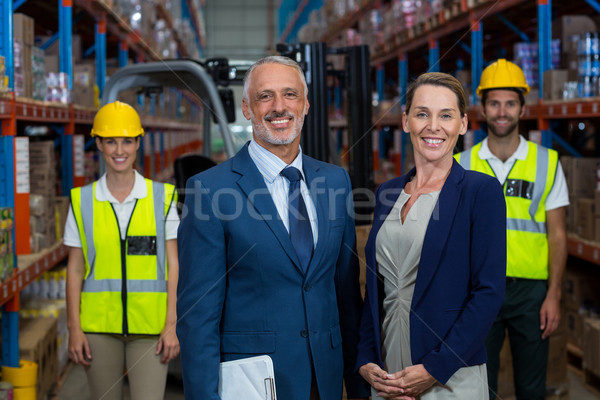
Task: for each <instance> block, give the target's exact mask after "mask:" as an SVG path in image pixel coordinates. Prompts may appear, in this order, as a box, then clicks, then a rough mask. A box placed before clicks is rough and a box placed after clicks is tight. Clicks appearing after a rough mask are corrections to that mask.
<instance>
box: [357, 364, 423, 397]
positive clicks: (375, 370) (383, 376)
mask: <svg viewBox="0 0 600 400" xmlns="http://www.w3.org/2000/svg"><path fill="white" fill-rule="evenodd" d="M358 372H359V373H360V375H361V376H362V377H363V378H364V379H365V380H366V381H367V382H369V384H370V385H371V386H372V387H373V389H375V390H376V391H377V396H379V397H383V398H384V399H389V400H414V397H411V396H407V395H406V394H405V390H404V388H403V387H401V386H400V383H399V381H398V380H397V379H393V375H390V374H388V373H387V372H386V371H384V370H382V369H381V368H379V366H378V365H377V364H374V363H369V364H365V365H363V366H362V367H360V369H359V370H358ZM399 373H400V372H397V374H399Z"/></svg>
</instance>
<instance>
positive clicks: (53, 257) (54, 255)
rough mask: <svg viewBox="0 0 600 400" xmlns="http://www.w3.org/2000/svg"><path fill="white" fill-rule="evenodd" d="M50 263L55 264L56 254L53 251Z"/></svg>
mask: <svg viewBox="0 0 600 400" xmlns="http://www.w3.org/2000/svg"><path fill="white" fill-rule="evenodd" d="M52 262H53V263H55V262H56V252H55V251H53V252H52Z"/></svg>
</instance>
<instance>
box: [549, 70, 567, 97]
mask: <svg viewBox="0 0 600 400" xmlns="http://www.w3.org/2000/svg"><path fill="white" fill-rule="evenodd" d="M567 80H568V71H567V70H566V69H550V70H548V71H545V72H544V83H543V88H544V99H545V100H562V98H563V89H564V86H565V82H567Z"/></svg>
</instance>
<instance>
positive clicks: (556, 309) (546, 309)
mask: <svg viewBox="0 0 600 400" xmlns="http://www.w3.org/2000/svg"><path fill="white" fill-rule="evenodd" d="M559 322H560V301H559V300H558V299H556V298H555V296H552V295H551V294H550V293H548V295H546V298H545V299H544V303H542V308H540V330H541V331H542V339H546V338H547V337H548V336H550V335H551V334H552V332H554V331H555V330H556V328H558V323H559Z"/></svg>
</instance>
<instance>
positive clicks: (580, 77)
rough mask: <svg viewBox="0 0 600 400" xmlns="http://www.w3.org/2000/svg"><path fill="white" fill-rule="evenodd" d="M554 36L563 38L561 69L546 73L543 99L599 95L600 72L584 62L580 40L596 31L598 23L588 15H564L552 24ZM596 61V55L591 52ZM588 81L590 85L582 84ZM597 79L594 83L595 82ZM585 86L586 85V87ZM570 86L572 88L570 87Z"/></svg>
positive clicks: (591, 58) (561, 40)
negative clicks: (599, 77)
mask: <svg viewBox="0 0 600 400" xmlns="http://www.w3.org/2000/svg"><path fill="white" fill-rule="evenodd" d="M552 29H553V32H552V37H553V38H556V39H560V42H561V47H562V54H561V59H562V62H561V64H562V68H560V69H558V68H557V69H551V70H548V71H546V72H545V73H544V78H543V80H544V82H543V87H544V99H545V100H563V99H565V100H566V99H571V98H574V97H591V96H595V95H598V93H599V92H598V82H597V78H598V76H600V71H598V70H596V71H594V70H593V68H592V64H590V65H589V68H586V66H585V65H584V64H582V63H585V60H584V59H582V57H581V56H582V55H583V54H581V53H582V51H583V50H582V48H580V43H579V42H580V40H581V38H582V35H583V36H585V34H586V33H589V32H596V23H595V22H594V20H593V19H592V18H590V17H589V16H587V15H563V16H562V17H561V18H559V19H557V20H556V21H555V22H553V23H552ZM589 55H590V56H591V57H590V60H591V61H593V56H594V54H589ZM585 82H587V85H583V84H584V83H585ZM594 82H595V83H594ZM584 86H585V87H584ZM569 88H571V89H569Z"/></svg>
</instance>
